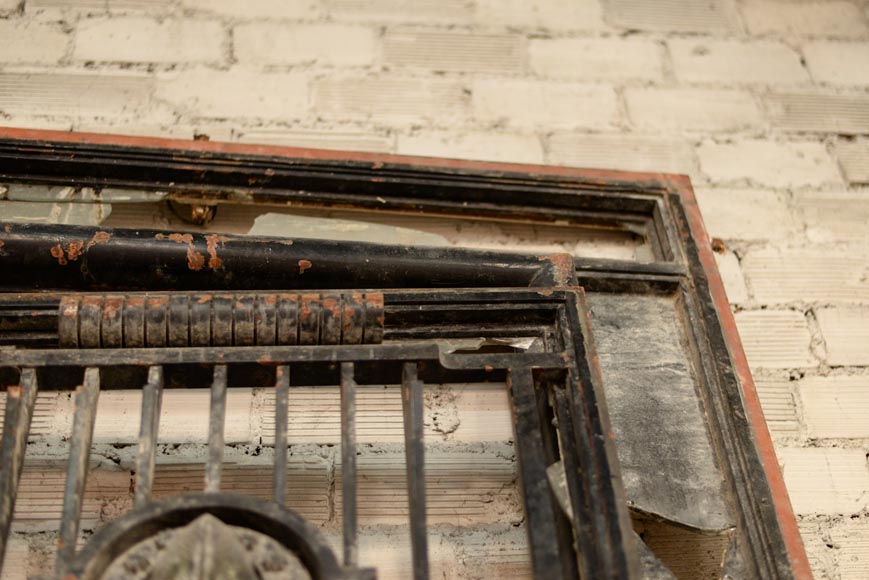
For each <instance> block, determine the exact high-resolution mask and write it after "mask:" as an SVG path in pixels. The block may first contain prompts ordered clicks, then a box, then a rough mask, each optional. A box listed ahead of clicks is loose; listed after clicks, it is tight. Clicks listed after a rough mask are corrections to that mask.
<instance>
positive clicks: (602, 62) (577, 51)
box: [528, 38, 663, 81]
mask: <svg viewBox="0 0 869 580" xmlns="http://www.w3.org/2000/svg"><path fill="white" fill-rule="evenodd" d="M661 56H662V55H661V47H660V45H659V44H658V43H656V42H653V41H650V40H622V39H611V38H554V39H552V38H550V39H533V40H531V41H529V44H528V58H529V61H528V62H529V66H530V68H531V70H532V72H535V73H537V74H539V75H542V76H546V77H565V78H580V79H613V80H625V79H640V80H649V81H654V80H660V79H661V78H662V75H663V67H662V64H661Z"/></svg>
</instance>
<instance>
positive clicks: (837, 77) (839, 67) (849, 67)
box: [803, 41, 869, 86]
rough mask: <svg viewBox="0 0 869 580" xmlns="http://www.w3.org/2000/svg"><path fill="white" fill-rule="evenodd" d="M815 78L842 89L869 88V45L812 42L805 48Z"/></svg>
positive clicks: (867, 43)
mask: <svg viewBox="0 0 869 580" xmlns="http://www.w3.org/2000/svg"><path fill="white" fill-rule="evenodd" d="M803 54H804V55H805V57H806V63H807V65H808V67H809V71H811V73H812V77H813V78H814V79H815V80H816V81H818V82H820V83H828V84H831V85H840V86H843V85H844V86H849V85H851V86H866V85H869V67H867V66H866V63H867V62H869V42H832V41H824V42H812V43H810V44H808V45H806V46H804V47H803Z"/></svg>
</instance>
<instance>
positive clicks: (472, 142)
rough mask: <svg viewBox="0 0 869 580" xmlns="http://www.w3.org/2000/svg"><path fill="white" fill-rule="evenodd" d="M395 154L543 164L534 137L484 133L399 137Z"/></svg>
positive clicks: (426, 134)
mask: <svg viewBox="0 0 869 580" xmlns="http://www.w3.org/2000/svg"><path fill="white" fill-rule="evenodd" d="M396 150H397V152H398V153H401V154H404V155H422V156H427V157H451V158H454V159H482V160H486V161H507V162H514V163H543V146H542V144H541V142H540V138H539V137H537V136H535V135H519V134H512V133H494V132H487V131H476V132H473V133H460V134H454V133H447V132H437V133H431V132H427V133H425V134H421V135H406V136H405V135H399V136H398V142H397V145H396Z"/></svg>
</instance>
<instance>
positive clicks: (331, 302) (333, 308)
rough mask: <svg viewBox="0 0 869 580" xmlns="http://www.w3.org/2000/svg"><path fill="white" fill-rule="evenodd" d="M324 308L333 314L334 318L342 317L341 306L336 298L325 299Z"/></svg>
mask: <svg viewBox="0 0 869 580" xmlns="http://www.w3.org/2000/svg"><path fill="white" fill-rule="evenodd" d="M323 308H325V309H327V310H328V311H329V312H331V313H332V316H334V317H335V318H338V317H340V316H341V305H340V304H339V303H338V301H337V300H335V299H334V298H324V299H323Z"/></svg>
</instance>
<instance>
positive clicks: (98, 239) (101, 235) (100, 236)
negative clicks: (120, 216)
mask: <svg viewBox="0 0 869 580" xmlns="http://www.w3.org/2000/svg"><path fill="white" fill-rule="evenodd" d="M157 235H158V236H159V235H160V234H157ZM110 239H112V234H110V233H109V232H97V233H95V234H94V237H92V238H91V241H89V242H88V249H91V248H92V247H93V246H96V245H97V244H105V243H106V242H108V241H109V240H110Z"/></svg>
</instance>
